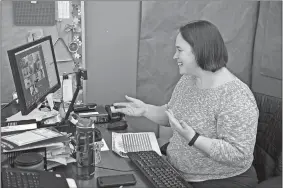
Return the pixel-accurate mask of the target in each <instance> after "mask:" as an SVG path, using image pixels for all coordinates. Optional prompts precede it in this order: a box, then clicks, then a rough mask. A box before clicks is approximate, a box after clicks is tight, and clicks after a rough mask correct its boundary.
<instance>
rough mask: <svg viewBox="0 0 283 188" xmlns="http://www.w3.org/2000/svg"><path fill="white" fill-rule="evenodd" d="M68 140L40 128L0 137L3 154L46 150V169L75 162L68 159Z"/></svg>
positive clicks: (48, 129) (61, 134)
mask: <svg viewBox="0 0 283 188" xmlns="http://www.w3.org/2000/svg"><path fill="white" fill-rule="evenodd" d="M69 141H70V139H69V138H68V136H67V135H66V134H63V133H60V132H58V131H57V130H55V129H53V128H40V129H35V130H29V131H25V132H23V133H16V134H11V135H7V136H2V137H1V150H2V152H3V153H10V152H15V151H23V150H30V149H35V148H46V159H47V168H48V169H50V168H52V167H54V166H58V165H61V164H63V165H66V164H67V163H70V162H74V161H75V160H74V159H73V158H71V157H70V147H69Z"/></svg>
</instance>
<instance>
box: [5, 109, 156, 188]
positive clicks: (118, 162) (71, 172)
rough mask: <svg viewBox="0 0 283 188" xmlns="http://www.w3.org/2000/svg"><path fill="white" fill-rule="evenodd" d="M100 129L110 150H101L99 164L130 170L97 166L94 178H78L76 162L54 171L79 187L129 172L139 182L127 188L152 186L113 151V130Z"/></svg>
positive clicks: (93, 186) (86, 187)
mask: <svg viewBox="0 0 283 188" xmlns="http://www.w3.org/2000/svg"><path fill="white" fill-rule="evenodd" d="M15 108H17V106H16V105H15V106H14V105H11V106H9V107H7V108H6V109H5V110H3V112H2V113H1V120H2V121H3V120H5V118H6V117H8V116H10V115H12V114H13V112H17V110H16V109H15ZM99 130H100V131H101V134H102V137H103V138H104V139H105V142H106V144H107V146H108V147H109V149H110V150H109V151H102V152H101V159H102V160H101V162H100V163H99V164H97V166H100V167H104V168H112V169H117V170H123V171H128V172H120V171H114V170H108V169H102V168H95V176H94V178H92V179H91V180H77V179H76V165H75V163H73V164H68V165H67V166H59V167H57V168H55V170H54V171H58V172H64V173H65V175H66V176H67V177H68V178H73V179H74V180H75V181H76V183H77V187H78V188H96V187H97V184H96V178H97V177H98V176H107V175H119V174H128V173H132V174H134V176H135V178H136V180H137V183H136V185H135V186H126V187H127V188H131V187H137V188H147V187H148V188H150V187H152V185H151V184H150V182H149V181H148V180H147V179H146V177H144V176H143V174H142V173H141V172H140V171H139V170H138V169H137V168H136V167H135V166H134V164H133V163H132V162H131V161H130V159H126V158H122V157H120V156H118V155H117V154H116V153H114V152H113V151H112V145H111V142H112V139H111V131H108V130H107V129H104V128H99ZM119 132H133V131H132V129H131V126H130V125H129V127H128V129H127V130H125V131H119ZM130 170H132V171H130ZM126 187H125V188H126Z"/></svg>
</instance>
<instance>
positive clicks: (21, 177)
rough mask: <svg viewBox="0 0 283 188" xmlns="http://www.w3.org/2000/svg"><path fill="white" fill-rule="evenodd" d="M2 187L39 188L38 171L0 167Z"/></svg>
mask: <svg viewBox="0 0 283 188" xmlns="http://www.w3.org/2000/svg"><path fill="white" fill-rule="evenodd" d="M1 174H2V185H3V188H40V186H39V173H38V172H27V171H22V172H21V171H17V170H7V169H5V168H2V172H1Z"/></svg>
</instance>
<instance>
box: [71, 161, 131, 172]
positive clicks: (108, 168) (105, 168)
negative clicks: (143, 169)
mask: <svg viewBox="0 0 283 188" xmlns="http://www.w3.org/2000/svg"><path fill="white" fill-rule="evenodd" d="M72 164H73V165H76V163H72ZM94 167H96V168H102V169H105V170H113V171H118V172H133V171H135V170H118V169H114V168H107V167H102V166H96V165H95V166H94ZM93 173H95V172H93Z"/></svg>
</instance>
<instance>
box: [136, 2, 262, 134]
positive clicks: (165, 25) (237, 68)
mask: <svg viewBox="0 0 283 188" xmlns="http://www.w3.org/2000/svg"><path fill="white" fill-rule="evenodd" d="M257 6H258V3H257V2H252V1H241V2H239V1H219V0H218V1H214V0H213V1H212V0H206V1H205V0H203V1H185V0H179V1H166V2H161V1H159V2H157V1H144V2H142V22H141V34H140V50H139V61H138V78H137V97H138V98H139V99H142V100H143V101H145V102H146V103H150V104H155V105H163V104H165V103H167V102H168V101H169V99H170V97H171V94H172V91H173V89H174V87H175V84H176V83H177V81H178V80H179V78H180V75H179V71H178V67H177V65H176V61H175V60H173V55H174V53H175V38H176V35H177V33H178V29H179V27H180V26H182V25H184V24H187V23H188V22H189V21H192V20H196V19H205V20H209V21H211V22H212V23H214V24H215V25H216V26H217V27H218V29H219V30H220V32H221V34H222V36H223V39H224V42H225V44H226V46H227V50H228V55H229V61H228V64H227V66H228V68H229V69H230V70H231V71H232V72H233V73H234V74H235V75H236V76H238V77H239V78H240V79H241V80H242V81H243V82H245V83H246V84H248V85H251V74H250V73H251V71H252V53H253V39H254V35H255V28H256V20H257ZM156 126H157V125H155V124H154V123H152V122H151V123H150V125H149V124H147V127H156ZM169 129H170V128H169ZM148 130H150V129H148ZM160 132H161V135H162V134H163V133H168V131H167V128H164V127H160ZM167 136H170V135H167Z"/></svg>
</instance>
